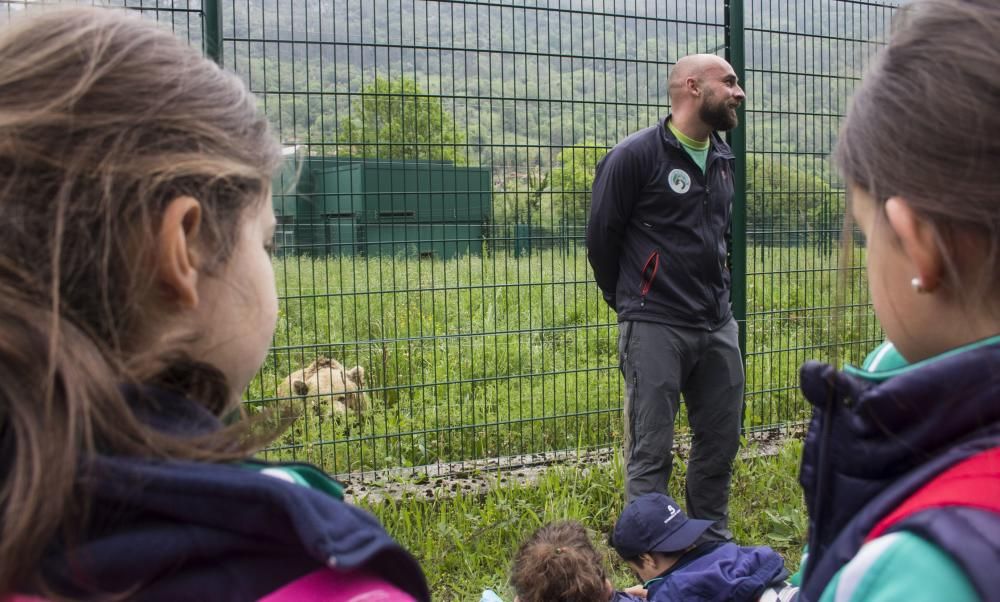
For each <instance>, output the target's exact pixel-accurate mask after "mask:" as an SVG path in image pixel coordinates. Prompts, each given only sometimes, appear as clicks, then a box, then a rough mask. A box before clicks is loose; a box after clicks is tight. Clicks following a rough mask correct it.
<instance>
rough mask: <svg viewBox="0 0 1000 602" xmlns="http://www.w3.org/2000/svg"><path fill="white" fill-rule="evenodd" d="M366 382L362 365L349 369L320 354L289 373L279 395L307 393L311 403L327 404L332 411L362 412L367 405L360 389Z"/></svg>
mask: <svg viewBox="0 0 1000 602" xmlns="http://www.w3.org/2000/svg"><path fill="white" fill-rule="evenodd" d="M364 385H365V369H364V368H362V367H361V366H355V367H353V368H351V369H350V370H345V369H344V367H343V366H342V365H341V364H340V362H338V361H337V360H334V359H329V358H327V357H323V356H320V357H318V358H316V361H314V362H313V363H311V364H309V365H308V366H306V367H305V368H303V369H301V370H296V371H295V372H292V373H291V374H290V375H288V378H286V379H285V381H284V382H283V383H281V385H280V386H279V387H278V391H277V396H278V397H279V398H291V397H306V398H308V399H309V401H310V402H312V404H313V405H314V406H318V405H327V404H328V405H329V407H330V410H331V413H332V414H346V413H347V411H348V410H350V411H352V412H355V413H358V414H360V413H362V412H364V411H365V410H366V409H367V407H368V397H367V396H366V395H365V393H364V392H363V391H361V390H360V389H362V388H364Z"/></svg>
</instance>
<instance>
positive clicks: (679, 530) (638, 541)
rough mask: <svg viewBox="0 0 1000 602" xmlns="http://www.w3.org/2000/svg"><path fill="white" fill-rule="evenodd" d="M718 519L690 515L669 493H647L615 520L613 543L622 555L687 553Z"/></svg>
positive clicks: (629, 556) (635, 500) (623, 556)
mask: <svg viewBox="0 0 1000 602" xmlns="http://www.w3.org/2000/svg"><path fill="white" fill-rule="evenodd" d="M714 522H715V521H710V520H697V519H693V518H688V517H687V515H686V514H684V511H683V510H681V507H680V506H679V505H678V504H677V502H675V501H674V499H673V498H672V497H670V496H669V495H664V494H662V493H647V494H645V495H641V496H639V497H637V498H635V499H633V500H632V501H631V502H629V503H628V505H626V506H625V510H623V511H622V515H621V516H620V517H619V518H618V522H617V523H615V530H614V532H613V534H612V536H611V545H612V546H614V548H615V551H617V552H618V554H620V555H621V556H622V558H635V557H636V556H639V555H641V554H646V553H648V552H661V553H664V554H671V553H674V552H683V551H684V550H686V549H688V548H689V547H690V546H691V545H692V544H693V543H694V542H695V541H697V540H698V538H699V537H701V534H702V533H704V532H705V531H707V530H708V528H709V527H711V526H712V524H713V523H714Z"/></svg>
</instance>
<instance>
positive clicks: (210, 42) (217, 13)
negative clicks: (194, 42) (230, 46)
mask: <svg viewBox="0 0 1000 602" xmlns="http://www.w3.org/2000/svg"><path fill="white" fill-rule="evenodd" d="M202 10H203V11H204V13H205V16H204V40H205V56H207V57H208V58H210V59H212V60H213V61H215V63H216V64H217V65H219V66H221V65H222V0H202Z"/></svg>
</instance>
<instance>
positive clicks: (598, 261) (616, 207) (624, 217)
mask: <svg viewBox="0 0 1000 602" xmlns="http://www.w3.org/2000/svg"><path fill="white" fill-rule="evenodd" d="M642 172H643V170H642V166H641V165H640V163H639V161H638V160H637V159H636V158H635V157H634V156H633V155H632V154H631V153H630V152H629V151H628V150H627V149H623V148H615V149H611V152H610V153H608V154H607V155H606V156H605V157H604V158H603V159H602V160H601V162H600V163H598V164H597V170H596V173H595V174H594V187H593V190H592V195H591V200H590V220H589V221H588V222H587V259H588V260H589V261H590V266H591V267H592V268H593V270H594V279H595V280H596V281H597V286H598V287H600V289H601V292H602V293H603V294H604V300H605V301H607V303H608V305H610V306H611V309H616V307H615V289H616V288H617V287H618V270H619V264H620V261H621V254H622V243H623V241H624V238H625V227H626V226H627V225H628V222H629V219H630V218H631V216H632V206H633V205H634V204H635V199H636V196H638V194H639V192H640V191H641V190H642V188H643V186H645V179H644V178H643V177H642Z"/></svg>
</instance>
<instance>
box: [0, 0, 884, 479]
mask: <svg viewBox="0 0 1000 602" xmlns="http://www.w3.org/2000/svg"><path fill="white" fill-rule="evenodd" d="M27 4H30V3H26V2H10V1H0V7H3V8H4V9H5V12H2V13H0V15H2V14H6V15H11V14H13V13H15V12H17V11H20V10H22V9H23V8H24V7H25V6H27ZM896 4H897V3H896V2H882V1H876V0H873V1H867V2H866V1H855V0H844V1H837V0H748V1H746V2H744V1H737V0H725V1H724V0H605V1H602V0H533V1H530V2H529V1H526V0H524V1H522V0H464V1H463V0H458V1H441V0H234V1H232V2H230V1H229V0H222V1H221V2H219V1H216V0H205V3H204V5H203V4H202V3H201V2H191V3H185V2H177V1H173V2H168V1H167V0H147V1H141V0H140V1H135V2H133V1H131V0H129V2H126V3H125V5H127V6H129V7H131V8H136V9H139V10H142V11H143V12H145V13H148V14H150V15H151V16H153V17H155V18H157V19H159V20H163V21H167V22H168V23H170V25H171V26H172V27H173V28H174V29H175V31H177V32H178V34H179V35H181V36H183V37H185V38H186V39H189V40H190V41H191V42H192V43H193V44H198V45H203V46H204V47H205V49H206V52H207V53H208V54H209V55H210V56H212V57H213V58H215V59H216V60H219V61H220V62H221V63H222V64H223V65H225V66H226V67H227V68H229V69H232V70H234V71H236V72H237V73H238V74H240V76H241V77H243V78H244V80H245V81H246V82H247V83H248V85H249V86H250V87H251V89H252V90H253V91H254V92H255V93H256V94H257V95H258V96H259V98H260V100H261V103H262V106H263V107H264V110H265V111H266V112H267V113H268V115H269V116H270V117H271V119H272V122H273V123H274V126H275V129H276V131H277V133H278V135H279V136H280V138H281V140H282V142H283V143H284V144H285V145H286V149H287V152H288V155H287V158H288V164H287V165H286V166H285V168H284V169H283V170H282V172H281V173H280V174H279V175H278V177H276V179H275V189H274V204H275V211H276V213H277V214H278V220H279V232H278V242H279V243H280V244H281V245H282V248H281V249H280V251H279V253H278V254H277V256H276V258H275V271H276V276H277V279H278V289H279V294H280V296H281V311H280V318H279V325H278V330H277V332H276V334H275V339H274V344H273V349H272V351H271V353H270V355H269V357H268V359H267V362H266V364H265V366H264V367H263V369H262V370H261V372H260V374H259V375H258V377H257V378H256V379H255V380H254V382H253V383H252V384H251V387H250V389H249V390H248V391H247V393H246V400H247V401H246V405H247V408H248V410H249V411H250V412H259V411H262V410H264V409H272V410H276V411H277V410H280V411H282V412H289V411H292V412H295V413H296V414H297V415H298V418H297V419H296V420H295V421H294V423H293V424H292V427H291V428H290V429H289V430H288V431H287V433H286V435H284V436H283V437H282V438H281V439H279V440H278V441H277V442H276V444H275V445H274V446H273V447H272V448H271V449H270V450H268V452H267V454H268V455H269V456H270V457H272V458H283V459H293V458H294V459H302V460H308V461H311V462H315V463H317V464H319V465H321V466H322V467H324V468H325V469H327V470H329V471H331V472H334V473H337V474H341V475H347V474H353V475H355V476H356V477H357V478H363V479H367V478H372V476H371V475H372V473H373V471H374V472H381V471H384V470H386V469H395V468H406V467H415V468H417V469H418V471H419V472H421V473H427V472H431V471H445V472H447V471H451V470H456V469H458V470H463V469H469V468H474V467H480V466H493V465H496V464H497V463H498V462H500V460H497V459H498V458H505V459H506V460H505V461H506V462H507V463H508V464H511V463H513V464H516V463H530V462H535V461H547V460H551V459H554V458H556V457H559V456H566V455H571V454H574V453H576V451H577V450H582V449H591V448H605V447H615V446H617V445H618V444H619V442H620V431H621V403H622V389H623V387H622V384H621V380H620V376H619V373H618V365H617V364H618V362H617V327H616V325H615V316H614V314H613V313H612V312H611V311H610V310H609V309H608V308H607V307H606V306H605V305H604V303H603V301H602V300H601V297H600V294H599V293H598V291H597V288H596V286H595V285H594V283H593V281H592V277H591V273H590V269H589V266H588V264H587V260H586V251H585V249H584V247H583V230H584V225H585V220H586V214H587V209H588V206H589V189H590V184H591V181H592V179H593V172H594V166H595V165H596V163H597V161H598V160H599V159H600V157H601V156H602V155H603V154H604V153H605V152H606V151H607V149H608V148H609V147H610V146H612V145H614V144H615V142H617V141H618V140H620V139H621V138H623V137H624V136H625V135H627V134H628V133H630V132H633V131H635V130H638V129H641V128H643V127H646V126H648V125H650V124H652V123H653V122H654V121H655V120H656V119H657V118H658V117H660V116H662V115H664V114H665V113H666V112H667V111H668V110H669V103H668V98H667V87H666V75H667V70H668V67H669V66H670V65H671V64H673V63H674V62H675V61H676V60H677V59H678V58H679V57H681V56H683V55H685V54H688V53H692V52H709V53H718V54H723V55H725V56H726V57H727V58H728V59H729V60H730V61H731V62H732V63H733V65H734V67H735V68H736V70H737V72H738V74H740V76H741V79H743V80H744V83H745V85H744V87H745V89H746V91H747V95H748V101H747V104H746V107H745V110H744V112H743V115H742V123H743V124H744V125H743V127H741V128H740V129H738V130H736V131H734V132H732V133H731V134H730V142H731V143H732V145H733V147H734V149H736V150H737V155H738V167H739V169H738V174H737V177H738V179H739V180H738V190H739V192H738V195H737V199H736V207H735V218H734V239H735V241H736V244H735V245H734V249H733V258H734V278H733V282H734V298H733V304H734V310H735V312H736V313H737V315H738V317H739V319H740V321H741V328H742V333H741V335H742V337H743V338H742V343H743V345H744V349H745V352H746V362H747V395H746V402H747V404H746V417H745V426H746V427H747V429H748V430H750V431H753V430H763V429H771V428H774V427H777V426H781V425H787V424H792V423H796V422H799V421H801V420H802V419H803V418H804V417H805V416H806V407H805V405H804V402H803V401H802V400H801V398H800V397H799V396H798V394H797V388H796V387H797V385H796V382H797V370H798V366H799V365H800V364H801V363H802V362H803V361H804V360H806V359H809V358H821V359H823V358H826V357H828V356H830V355H831V353H832V351H833V345H834V343H836V342H840V343H843V346H842V347H841V348H840V350H841V352H842V356H843V357H844V358H845V359H849V360H853V361H859V360H860V359H861V358H862V357H863V356H864V353H865V352H866V350H868V349H870V348H871V347H873V346H874V345H875V344H876V343H877V342H878V340H879V337H880V331H879V328H878V325H877V324H876V323H875V321H874V319H873V317H872V315H871V312H870V309H869V304H868V299H867V292H866V288H865V283H864V279H863V273H862V272H861V271H860V267H859V266H860V260H859V257H860V253H858V254H855V255H856V256H855V257H854V258H853V264H852V265H851V267H850V270H849V277H848V278H847V279H846V280H847V282H846V284H845V285H844V286H842V287H841V286H838V284H837V280H838V275H837V257H838V253H839V248H840V245H841V224H842V216H843V209H844V207H843V189H842V188H843V186H842V184H841V183H840V182H839V180H838V178H837V176H836V174H835V173H834V170H833V169H832V168H831V167H830V165H829V164H828V160H827V157H828V155H829V152H830V150H831V147H832V143H833V140H834V138H835V136H836V129H837V126H838V123H839V120H840V118H841V117H842V116H843V114H844V111H845V107H846V102H847V98H848V97H849V94H850V92H851V90H852V88H853V87H854V85H855V84H856V82H857V80H858V79H859V77H860V74H861V72H862V69H863V67H864V64H865V62H866V61H867V59H868V58H870V56H871V55H872V54H873V53H874V51H875V50H877V48H878V47H879V45H880V44H882V43H884V39H885V37H886V35H887V30H888V26H889V21H890V19H891V16H892V13H893V10H894V8H895V5H896ZM119 5H121V4H120V3H119ZM859 251H860V249H859ZM323 358H327V359H330V360H335V361H333V362H328V361H325V360H324V359H323ZM317 360H319V366H320V376H315V375H313V376H310V375H309V374H302V372H301V370H302V369H303V368H307V367H309V366H310V365H313V364H315V363H316V362H317ZM338 366H343V367H344V369H343V370H340V369H339V368H338ZM355 367H360V368H361V370H357V369H354V368H355ZM297 371H298V372H297ZM685 421H686V419H685V417H684V416H683V413H682V416H681V417H680V418H679V425H678V426H679V429H680V430H682V431H683V430H684V429H685V428H686V427H685ZM490 459H492V460H491V461H490Z"/></svg>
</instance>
